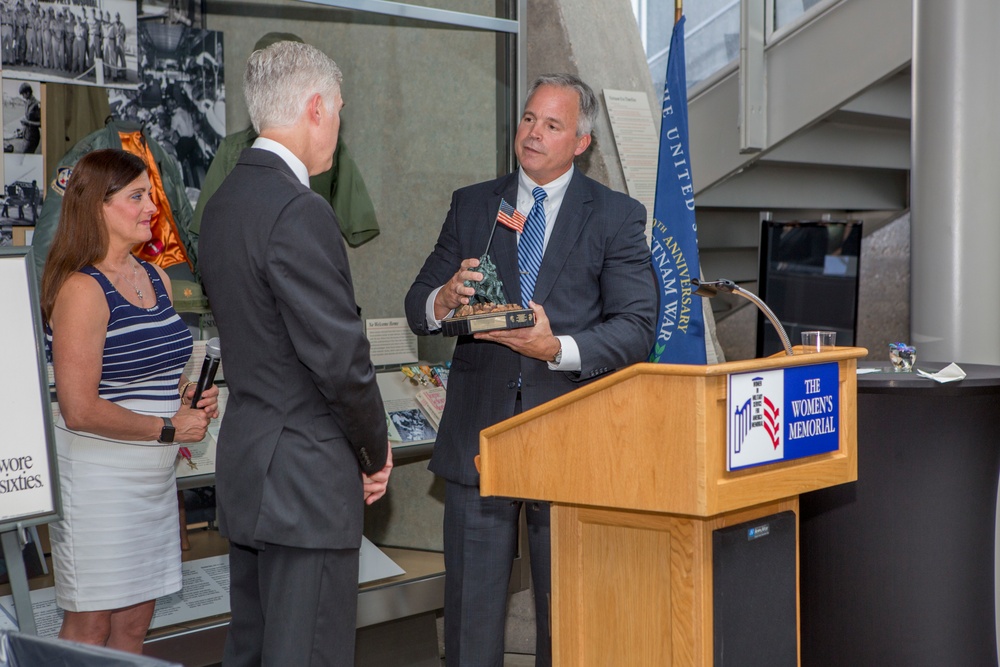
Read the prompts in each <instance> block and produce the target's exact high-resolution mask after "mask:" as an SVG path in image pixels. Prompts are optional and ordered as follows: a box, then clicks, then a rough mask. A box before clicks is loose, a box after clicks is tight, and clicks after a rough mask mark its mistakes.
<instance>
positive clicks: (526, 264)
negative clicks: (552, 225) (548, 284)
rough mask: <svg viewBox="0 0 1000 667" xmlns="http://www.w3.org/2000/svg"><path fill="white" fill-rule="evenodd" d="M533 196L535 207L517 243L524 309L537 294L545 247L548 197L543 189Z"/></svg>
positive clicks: (534, 191)
mask: <svg viewBox="0 0 1000 667" xmlns="http://www.w3.org/2000/svg"><path fill="white" fill-rule="evenodd" d="M531 194H532V196H533V197H534V198H535V205H534V206H532V207H531V211H530V212H529V213H528V220H527V221H526V222H525V223H524V230H523V231H522V232H521V239H520V240H519V241H518V242H517V263H518V265H519V266H520V268H521V306H523V307H524V308H527V307H528V302H529V301H531V297H532V296H533V295H534V293H535V281H536V280H537V279H538V269H539V267H541V265H542V249H543V248H544V245H545V207H544V206H542V202H544V201H545V198H546V197H547V196H548V195H547V194H546V192H545V190H543V189H542V188H535V189H534V190H532V191H531Z"/></svg>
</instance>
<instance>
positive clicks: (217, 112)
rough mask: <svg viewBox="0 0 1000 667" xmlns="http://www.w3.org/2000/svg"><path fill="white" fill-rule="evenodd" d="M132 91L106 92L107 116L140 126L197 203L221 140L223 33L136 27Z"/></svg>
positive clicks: (180, 27)
mask: <svg viewBox="0 0 1000 667" xmlns="http://www.w3.org/2000/svg"><path fill="white" fill-rule="evenodd" d="M138 39H139V47H140V53H141V54H142V63H141V65H140V73H141V83H140V84H139V87H138V89H137V90H134V91H125V90H115V89H112V90H109V91H108V101H109V102H110V105H111V115H112V116H114V117H116V118H119V119H121V120H133V121H136V122H139V123H143V124H144V125H145V126H146V128H147V130H148V131H149V132H150V136H151V137H152V138H153V139H155V140H156V141H157V142H158V143H159V144H160V145H161V146H163V148H164V149H166V150H167V151H170V152H172V153H173V154H174V157H176V158H177V162H178V163H179V164H180V166H181V171H182V173H183V177H184V185H185V186H186V187H187V189H188V198H189V199H191V201H192V202H194V201H197V199H198V193H199V192H200V191H201V182H202V179H203V178H204V177H205V172H207V171H208V167H209V165H210V164H211V163H212V158H214V157H215V152H216V151H217V150H218V148H219V143H220V142H221V141H222V139H223V138H224V137H225V136H226V88H225V84H224V76H223V74H224V72H223V65H222V33H221V32H219V31H215V30H201V29H199V28H188V27H186V26H183V25H163V24H160V23H152V22H143V23H140V24H139V29H138Z"/></svg>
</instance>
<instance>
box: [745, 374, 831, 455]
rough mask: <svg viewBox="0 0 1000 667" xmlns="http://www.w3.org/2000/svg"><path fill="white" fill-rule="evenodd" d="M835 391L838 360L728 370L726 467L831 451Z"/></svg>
mask: <svg viewBox="0 0 1000 667" xmlns="http://www.w3.org/2000/svg"><path fill="white" fill-rule="evenodd" d="M839 397H840V385H839V369H838V367H837V364H836V363H828V364H817V365H814V366H797V367H794V368H785V369H778V370H772V371H757V372H752V373H734V374H733V375H730V376H729V394H728V402H727V412H728V415H729V419H728V423H727V425H726V430H727V437H726V441H727V445H728V454H727V457H726V469H727V470H739V469H740V468H748V467H751V466H758V465H763V464H767V463H774V462H777V461H788V460H792V459H798V458H803V457H806V456H813V455H815V454H822V453H824V452H831V451H835V450H836V449H837V448H838V447H839V446H840V403H839Z"/></svg>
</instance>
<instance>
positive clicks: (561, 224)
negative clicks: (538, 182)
mask: <svg viewBox="0 0 1000 667" xmlns="http://www.w3.org/2000/svg"><path fill="white" fill-rule="evenodd" d="M592 199H593V198H592V197H591V195H590V192H589V190H588V188H587V187H586V181H585V179H584V177H583V174H582V173H581V172H580V170H579V169H575V170H574V171H573V178H572V179H571V180H570V182H569V187H567V188H566V194H565V195H564V196H563V201H562V205H560V207H559V215H558V216H557V217H556V221H555V226H554V227H553V228H552V235H551V236H550V237H549V243H548V245H547V246H545V254H544V255H542V266H541V267H540V268H539V269H538V280H536V281H535V294H534V296H533V297H532V300H533V301H535V303H541V304H543V305H544V303H545V298H546V297H547V296H548V294H549V292H550V291H551V290H552V286H553V285H554V284H555V282H556V279H557V278H558V277H559V272H560V271H562V267H563V265H564V264H565V263H566V260H567V259H568V258H569V256H570V254H572V252H573V249H574V248H575V247H576V244H577V239H579V238H580V234H582V233H583V229H584V227H586V225H587V221H588V220H589V219H590V212H591V207H590V205H589V202H590V201H591V200H592ZM515 253H516V249H515ZM515 260H516V257H515ZM525 305H527V304H525Z"/></svg>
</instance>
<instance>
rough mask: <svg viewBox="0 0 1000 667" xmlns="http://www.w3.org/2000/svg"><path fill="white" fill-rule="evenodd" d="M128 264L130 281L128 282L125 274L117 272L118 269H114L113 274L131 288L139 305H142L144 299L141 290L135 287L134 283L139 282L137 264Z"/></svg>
mask: <svg viewBox="0 0 1000 667" xmlns="http://www.w3.org/2000/svg"><path fill="white" fill-rule="evenodd" d="M130 264H132V280H129V279H128V277H127V276H125V274H124V273H122V272H121V271H119V270H118V269H115V273H117V274H118V277H119V278H121V279H122V280H124V281H125V282H127V283H128V284H129V285H131V286H132V289H134V290H135V295H136V296H137V297H139V303H140V304H142V303H143V299H145V295H144V294H143V293H142V290H141V289H139V286H138V285H136V282H138V281H139V270H138V268H137V263H136V262H134V261H133V262H130Z"/></svg>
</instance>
